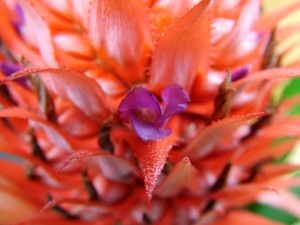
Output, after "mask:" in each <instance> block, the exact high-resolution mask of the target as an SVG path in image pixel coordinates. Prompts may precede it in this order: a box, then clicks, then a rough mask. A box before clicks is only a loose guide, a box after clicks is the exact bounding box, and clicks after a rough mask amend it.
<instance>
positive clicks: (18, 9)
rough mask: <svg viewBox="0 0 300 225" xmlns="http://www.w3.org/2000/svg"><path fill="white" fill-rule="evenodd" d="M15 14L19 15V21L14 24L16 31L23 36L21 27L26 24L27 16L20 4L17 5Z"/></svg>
mask: <svg viewBox="0 0 300 225" xmlns="http://www.w3.org/2000/svg"><path fill="white" fill-rule="evenodd" d="M15 14H16V15H17V20H16V21H13V22H12V24H13V26H14V28H15V29H16V31H17V32H18V33H19V34H21V27H22V25H23V24H24V21H25V16H24V12H23V10H22V7H21V6H20V4H18V3H16V4H15Z"/></svg>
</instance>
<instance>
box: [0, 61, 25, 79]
mask: <svg viewBox="0 0 300 225" xmlns="http://www.w3.org/2000/svg"><path fill="white" fill-rule="evenodd" d="M0 69H1V70H2V72H3V73H4V74H5V75H6V76H10V75H11V74H13V73H15V72H17V71H19V70H21V69H23V67H22V66H20V65H19V64H15V63H11V62H0Z"/></svg>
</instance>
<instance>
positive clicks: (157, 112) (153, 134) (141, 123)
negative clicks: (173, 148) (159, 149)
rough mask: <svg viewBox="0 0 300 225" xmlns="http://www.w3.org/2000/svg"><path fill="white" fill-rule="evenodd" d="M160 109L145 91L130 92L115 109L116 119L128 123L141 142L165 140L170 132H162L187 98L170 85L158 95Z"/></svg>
mask: <svg viewBox="0 0 300 225" xmlns="http://www.w3.org/2000/svg"><path fill="white" fill-rule="evenodd" d="M161 98H162V106H160V104H159V101H158V100H157V98H156V97H155V96H154V95H153V94H151V93H150V92H149V91H148V90H147V89H146V88H143V87H136V88H134V89H133V90H131V91H130V92H129V93H128V94H127V96H126V97H125V98H124V99H123V101H122V102H121V104H120V106H119V116H120V119H122V120H123V121H124V122H125V123H128V124H129V123H131V125H132V127H133V129H134V130H135V132H136V133H137V135H138V136H139V137H140V138H141V139H142V140H144V141H150V140H158V139H162V138H165V137H167V136H169V135H170V134H171V133H172V130H171V129H170V128H169V127H166V128H164V126H165V124H166V123H167V121H168V119H169V118H170V117H171V116H173V115H175V114H178V113H180V112H182V111H184V110H185V109H186V107H187V103H188V102H189V101H190V98H189V96H188V94H187V93H186V91H185V90H184V89H183V88H182V87H181V86H180V85H176V84H174V85H170V86H168V87H166V88H165V89H164V90H163V91H162V94H161Z"/></svg>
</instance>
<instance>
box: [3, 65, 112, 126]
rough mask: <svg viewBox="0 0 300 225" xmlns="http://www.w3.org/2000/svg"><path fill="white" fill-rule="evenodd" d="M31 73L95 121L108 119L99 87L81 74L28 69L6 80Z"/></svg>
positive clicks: (46, 69) (48, 69)
mask: <svg viewBox="0 0 300 225" xmlns="http://www.w3.org/2000/svg"><path fill="white" fill-rule="evenodd" d="M33 73H39V74H41V75H42V76H41V77H42V79H43V81H44V83H45V84H46V86H47V88H48V89H49V90H50V91H51V92H53V93H54V94H56V95H57V96H60V97H63V98H66V99H69V100H70V101H72V102H73V103H74V104H75V105H76V106H77V107H78V108H79V109H81V110H82V111H83V112H84V113H85V114H86V115H87V116H89V117H91V118H92V119H94V120H95V121H97V122H102V121H103V120H105V119H107V118H108V116H109V110H108V106H107V103H106V102H105V97H104V94H103V91H102V89H101V87H100V86H99V85H98V84H97V82H96V81H94V80H93V79H91V78H89V77H87V76H86V75H84V74H83V73H80V72H75V71H71V70H67V69H54V68H37V67H29V68H26V69H23V70H20V71H18V72H16V73H14V74H13V75H11V76H10V77H9V78H8V80H14V79H17V78H20V77H23V76H28V75H30V74H33Z"/></svg>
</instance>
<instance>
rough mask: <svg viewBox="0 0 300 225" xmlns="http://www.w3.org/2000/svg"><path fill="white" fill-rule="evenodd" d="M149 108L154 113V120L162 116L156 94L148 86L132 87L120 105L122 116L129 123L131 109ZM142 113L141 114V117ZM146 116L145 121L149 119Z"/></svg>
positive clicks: (120, 114)
mask: <svg viewBox="0 0 300 225" xmlns="http://www.w3.org/2000/svg"><path fill="white" fill-rule="evenodd" d="M145 109H146V110H147V111H148V112H152V113H153V114H154V117H155V118H153V120H156V119H158V118H159V117H160V116H161V109H160V106H159V102H158V100H157V99H156V97H155V96H154V95H152V94H151V93H150V92H149V91H148V90H147V89H146V88H142V87H138V88H134V89H132V90H131V91H130V92H129V93H128V94H127V96H126V97H125V98H124V99H123V100H122V102H121V103H120V106H119V109H118V110H119V116H120V118H121V119H122V120H123V121H125V122H127V123H129V117H130V112H131V111H136V110H145ZM141 116H142V115H140V116H139V117H140V119H142V118H141ZM145 116H147V114H146V115H145ZM147 120H148V118H145V119H144V120H143V121H147Z"/></svg>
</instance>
